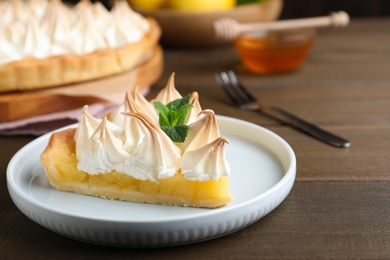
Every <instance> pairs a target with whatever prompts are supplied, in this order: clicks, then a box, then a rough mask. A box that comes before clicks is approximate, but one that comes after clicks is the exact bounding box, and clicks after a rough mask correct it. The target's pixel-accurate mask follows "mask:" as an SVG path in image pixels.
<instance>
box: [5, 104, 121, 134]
mask: <svg viewBox="0 0 390 260" xmlns="http://www.w3.org/2000/svg"><path fill="white" fill-rule="evenodd" d="M117 106H118V105H117V104H114V103H104V104H103V103H96V104H92V105H90V106H89V109H88V111H89V112H90V113H91V115H93V116H95V117H103V116H104V115H106V114H107V113H109V112H111V111H112V110H113V109H115V108H116V107H117ZM81 111H82V108H78V109H73V110H68V111H62V112H57V113H52V114H46V115H41V116H36V117H31V118H27V119H22V120H18V121H12V122H5V123H0V135H36V136H38V135H42V134H45V133H47V132H50V131H53V130H55V129H57V128H60V127H63V126H67V125H70V124H73V123H77V122H78V120H79V118H80V115H81Z"/></svg>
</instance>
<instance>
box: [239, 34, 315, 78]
mask: <svg viewBox="0 0 390 260" xmlns="http://www.w3.org/2000/svg"><path fill="white" fill-rule="evenodd" d="M315 36H316V30H315V29H313V28H309V29H299V30H288V31H271V32H261V33H256V34H255V33H252V34H244V35H242V36H240V37H238V38H237V39H236V40H235V41H234V45H235V47H236V49H237V52H238V54H239V56H240V58H241V60H242V63H243V64H244V66H245V67H246V68H247V69H248V70H249V71H251V72H253V73H257V74H272V73H281V72H287V71H292V70H295V69H297V68H299V67H300V66H301V64H302V63H303V62H304V61H305V59H306V57H307V54H308V53H309V51H310V49H311V47H312V46H313V44H314V40H315Z"/></svg>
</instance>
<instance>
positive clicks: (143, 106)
mask: <svg viewBox="0 0 390 260" xmlns="http://www.w3.org/2000/svg"><path fill="white" fill-rule="evenodd" d="M130 93H131V96H132V97H133V98H132V99H133V101H134V104H135V106H136V107H137V110H138V112H140V113H142V114H144V115H147V116H148V117H149V118H150V119H151V120H152V121H153V122H154V123H156V124H158V112H157V111H156V109H155V108H154V106H153V105H152V104H151V103H149V101H147V100H146V98H145V97H144V96H143V95H142V94H141V92H140V91H139V88H138V87H135V88H134V90H133V91H131V92H130Z"/></svg>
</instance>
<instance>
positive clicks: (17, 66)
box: [0, 18, 161, 93]
mask: <svg viewBox="0 0 390 260" xmlns="http://www.w3.org/2000/svg"><path fill="white" fill-rule="evenodd" d="M147 20H148V22H149V24H150V28H151V29H150V31H149V32H148V33H147V34H146V35H144V37H143V38H142V39H141V40H140V41H138V42H135V43H130V44H127V45H125V46H123V47H119V48H107V49H102V50H97V51H95V52H92V53H89V54H85V55H75V54H72V55H58V56H52V57H48V58H45V59H36V58H28V59H27V58H26V59H23V60H18V61H15V62H11V63H7V64H4V65H0V93H1V92H12V91H27V90H35V89H43V88H48V87H54V86H60V85H65V84H70V83H76V82H83V81H88V80H93V79H98V78H103V77H107V76H111V75H115V74H118V73H122V72H125V71H127V70H131V69H133V68H135V67H136V66H137V65H140V64H141V63H142V62H144V61H146V60H147V59H148V57H150V56H151V54H152V51H153V49H154V48H155V46H156V45H157V43H158V40H159V38H160V35H161V28H160V26H159V25H158V23H157V22H156V21H155V20H154V19H153V18H147Z"/></svg>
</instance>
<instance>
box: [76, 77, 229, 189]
mask: <svg viewBox="0 0 390 260" xmlns="http://www.w3.org/2000/svg"><path fill="white" fill-rule="evenodd" d="M180 97H181V94H180V93H179V92H178V91H177V90H176V88H175V86H174V74H172V76H171V77H170V79H169V82H168V84H167V85H166V87H165V88H164V89H162V90H161V91H160V92H159V93H158V95H157V97H156V98H155V99H154V100H158V101H160V102H164V103H165V104H167V103H169V102H171V101H173V100H175V99H177V98H180ZM190 103H191V104H192V105H193V106H194V107H193V108H192V110H194V111H191V112H189V113H188V117H190V118H191V119H190V120H187V121H188V122H191V123H190V124H189V131H188V135H187V137H186V139H185V141H184V142H183V143H176V142H173V141H172V140H171V139H170V138H169V137H168V135H167V134H166V133H165V132H164V131H163V130H162V129H161V128H160V125H159V120H158V112H157V110H156V109H154V107H153V106H152V104H151V103H150V102H148V101H147V100H146V99H145V98H144V97H143V96H142V95H141V94H140V92H139V91H138V88H135V89H134V90H133V91H130V92H128V93H126V97H125V99H124V102H123V104H122V105H120V106H119V107H118V108H117V110H116V111H114V112H113V113H112V114H111V115H110V116H109V119H110V121H109V120H107V119H106V118H105V119H103V120H101V119H97V118H95V117H93V116H91V115H90V114H89V113H88V107H87V106H85V107H84V108H83V113H82V115H81V118H80V124H79V127H78V129H77V131H76V134H75V141H76V155H77V158H78V160H79V164H78V168H79V169H80V170H83V171H85V172H87V173H91V174H97V173H99V172H100V173H102V174H104V173H107V172H110V171H113V170H115V171H117V172H120V173H123V174H126V175H129V176H132V177H134V178H136V179H139V180H150V181H153V182H158V181H159V179H164V178H170V177H172V176H174V175H175V174H183V175H184V177H185V178H186V179H188V180H192V181H208V180H216V179H218V178H219V177H220V176H227V175H229V172H230V167H229V164H228V163H227V161H226V160H225V153H224V146H225V144H226V143H228V140H227V139H226V138H224V137H221V136H220V131H219V128H218V125H217V120H216V117H215V113H214V111H213V110H210V109H205V110H201V106H200V104H199V100H198V94H197V93H196V92H195V93H192V95H191V98H190ZM199 111H200V112H199Z"/></svg>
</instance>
